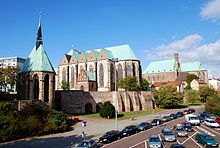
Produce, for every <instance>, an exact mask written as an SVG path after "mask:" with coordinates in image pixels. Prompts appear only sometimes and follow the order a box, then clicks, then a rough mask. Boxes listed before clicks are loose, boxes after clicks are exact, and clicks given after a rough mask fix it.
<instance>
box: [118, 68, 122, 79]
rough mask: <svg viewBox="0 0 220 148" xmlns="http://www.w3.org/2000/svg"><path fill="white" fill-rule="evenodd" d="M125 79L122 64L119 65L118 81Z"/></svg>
mask: <svg viewBox="0 0 220 148" xmlns="http://www.w3.org/2000/svg"><path fill="white" fill-rule="evenodd" d="M120 79H123V69H122V66H121V64H118V80H120Z"/></svg>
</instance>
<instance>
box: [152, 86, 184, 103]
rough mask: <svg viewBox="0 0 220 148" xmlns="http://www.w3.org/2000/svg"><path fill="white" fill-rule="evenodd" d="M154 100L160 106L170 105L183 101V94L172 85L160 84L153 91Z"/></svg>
mask: <svg viewBox="0 0 220 148" xmlns="http://www.w3.org/2000/svg"><path fill="white" fill-rule="evenodd" d="M154 100H155V103H156V104H157V105H159V106H161V107H172V106H175V105H178V104H180V103H182V102H183V95H182V94H181V93H179V92H177V90H176V87H174V86H170V85H168V86H162V87H160V88H159V89H158V90H156V91H154Z"/></svg>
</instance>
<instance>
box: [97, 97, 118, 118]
mask: <svg viewBox="0 0 220 148" xmlns="http://www.w3.org/2000/svg"><path fill="white" fill-rule="evenodd" d="M100 116H101V117H103V118H114V117H115V107H114V106H113V105H112V104H111V102H110V101H107V102H105V103H104V104H103V106H102V107H101V109H100Z"/></svg>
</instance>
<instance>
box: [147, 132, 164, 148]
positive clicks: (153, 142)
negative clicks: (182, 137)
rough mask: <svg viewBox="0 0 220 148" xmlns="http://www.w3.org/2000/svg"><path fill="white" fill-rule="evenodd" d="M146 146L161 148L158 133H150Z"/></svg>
mask: <svg viewBox="0 0 220 148" xmlns="http://www.w3.org/2000/svg"><path fill="white" fill-rule="evenodd" d="M148 147H149V148H162V147H163V145H162V141H161V140H160V138H159V136H158V135H150V136H149V138H148Z"/></svg>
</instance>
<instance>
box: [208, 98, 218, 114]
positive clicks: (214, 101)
mask: <svg viewBox="0 0 220 148" xmlns="http://www.w3.org/2000/svg"><path fill="white" fill-rule="evenodd" d="M205 109H206V110H207V111H210V112H211V113H212V114H214V115H216V114H218V113H219V112H220V97H219V96H209V97H208V99H207V101H206V103H205Z"/></svg>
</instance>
